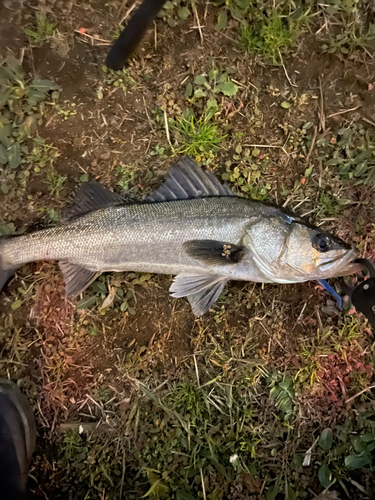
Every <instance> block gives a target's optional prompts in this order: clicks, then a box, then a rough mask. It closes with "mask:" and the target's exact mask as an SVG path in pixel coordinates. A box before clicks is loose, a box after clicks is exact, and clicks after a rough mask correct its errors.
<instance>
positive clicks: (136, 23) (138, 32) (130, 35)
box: [105, 0, 166, 71]
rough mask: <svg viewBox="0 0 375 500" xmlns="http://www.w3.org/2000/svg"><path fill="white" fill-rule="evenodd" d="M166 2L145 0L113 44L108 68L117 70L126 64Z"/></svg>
mask: <svg viewBox="0 0 375 500" xmlns="http://www.w3.org/2000/svg"><path fill="white" fill-rule="evenodd" d="M165 2H166V0H143V2H142V3H141V5H140V6H139V7H138V9H137V10H136V12H135V14H134V15H133V16H132V18H131V19H130V21H129V23H128V24H127V25H126V27H125V28H124V30H123V32H122V33H121V35H120V36H119V37H118V39H117V40H116V41H115V43H114V44H113V45H112V47H111V50H110V51H109V53H108V55H107V59H106V61H105V63H106V65H107V66H108V68H110V69H114V70H116V71H117V70H119V69H122V68H123V67H124V66H125V63H126V61H127V59H128V58H129V56H130V55H131V54H132V53H133V52H134V50H135V49H136V47H137V45H138V44H139V42H140V41H141V39H142V37H143V35H144V33H145V31H146V30H147V28H148V27H149V26H150V24H151V23H152V21H153V20H154V19H155V18H156V16H157V14H158V12H159V11H160V9H161V8H162V7H163V5H164V4H165Z"/></svg>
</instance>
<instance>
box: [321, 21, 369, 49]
mask: <svg viewBox="0 0 375 500" xmlns="http://www.w3.org/2000/svg"><path fill="white" fill-rule="evenodd" d="M374 41H375V23H373V24H370V25H369V26H368V27H364V26H363V24H356V23H353V24H352V25H351V26H350V28H348V29H345V31H343V32H342V33H340V34H338V35H330V37H329V39H328V40H327V41H326V42H325V43H323V45H322V50H323V52H328V53H329V54H333V53H337V52H341V53H342V54H350V53H352V52H354V51H355V50H358V49H360V50H364V51H366V52H367V53H368V54H370V55H371V53H372V52H373V50H374Z"/></svg>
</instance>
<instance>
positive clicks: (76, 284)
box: [59, 260, 102, 299]
mask: <svg viewBox="0 0 375 500" xmlns="http://www.w3.org/2000/svg"><path fill="white" fill-rule="evenodd" d="M59 267H60V269H61V272H62V273H63V276H64V281H65V289H66V294H67V296H68V297H69V298H70V299H74V297H77V295H79V294H80V293H82V292H83V291H84V290H86V288H87V287H88V286H89V285H91V283H92V282H93V281H95V280H96V278H97V277H98V276H100V275H101V274H102V273H101V272H97V271H90V270H89V269H86V268H84V267H81V266H77V265H76V264H71V263H70V262H66V261H64V260H61V261H60V262H59Z"/></svg>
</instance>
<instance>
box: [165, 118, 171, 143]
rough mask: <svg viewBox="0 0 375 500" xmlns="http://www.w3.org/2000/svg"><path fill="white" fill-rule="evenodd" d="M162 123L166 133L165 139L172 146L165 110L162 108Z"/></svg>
mask: <svg viewBox="0 0 375 500" xmlns="http://www.w3.org/2000/svg"><path fill="white" fill-rule="evenodd" d="M164 125H165V132H166V134H167V141H168V143H169V145H170V146H172V143H171V137H170V135H169V126H168V118H167V112H166V110H164Z"/></svg>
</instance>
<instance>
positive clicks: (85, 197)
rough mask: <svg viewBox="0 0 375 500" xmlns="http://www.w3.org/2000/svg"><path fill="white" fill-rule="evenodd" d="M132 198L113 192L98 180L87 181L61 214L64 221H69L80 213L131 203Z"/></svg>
mask: <svg viewBox="0 0 375 500" xmlns="http://www.w3.org/2000/svg"><path fill="white" fill-rule="evenodd" d="M129 202H130V199H129V198H125V197H122V196H120V195H118V194H116V193H113V192H112V191H110V190H109V189H107V188H105V187H104V186H102V185H101V184H98V183H97V182H93V181H90V182H86V183H85V184H82V186H81V187H80V188H79V190H78V192H77V194H76V197H75V198H74V200H73V201H72V203H71V204H70V205H68V206H67V207H66V208H64V210H63V211H62V214H61V219H62V220H63V222H68V221H70V220H72V219H74V218H75V217H78V216H79V215H83V214H86V213H88V212H91V211H92V210H98V209H99V208H106V207H111V206H114V205H123V204H124V203H129Z"/></svg>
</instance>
